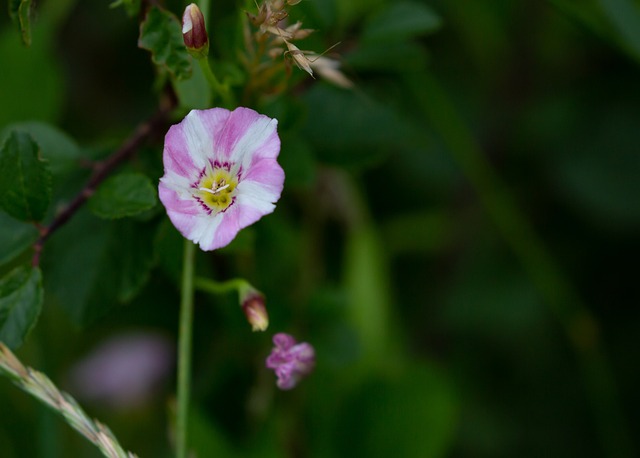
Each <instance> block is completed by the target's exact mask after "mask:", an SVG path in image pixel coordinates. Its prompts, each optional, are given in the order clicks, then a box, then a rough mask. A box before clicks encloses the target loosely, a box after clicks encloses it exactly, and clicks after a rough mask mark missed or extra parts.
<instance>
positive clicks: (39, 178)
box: [0, 131, 51, 221]
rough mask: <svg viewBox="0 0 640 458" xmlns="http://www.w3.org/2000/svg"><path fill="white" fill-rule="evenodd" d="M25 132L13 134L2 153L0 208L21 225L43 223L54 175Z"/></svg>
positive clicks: (0, 154)
mask: <svg viewBox="0 0 640 458" xmlns="http://www.w3.org/2000/svg"><path fill="white" fill-rule="evenodd" d="M39 156H40V149H39V148H38V145H37V144H36V143H35V142H34V141H33V139H32V138H31V136H30V135H29V134H27V133H25V132H19V131H13V132H12V133H11V134H10V135H9V138H8V139H7V141H6V142H5V143H4V146H3V147H2V150H0V207H2V208H3V209H4V210H5V211H6V212H7V213H8V214H10V215H11V216H13V217H14V218H17V219H19V220H22V221H40V220H41V219H42V218H44V215H45V212H46V211H47V207H48V206H49V202H50V200H51V172H50V171H49V167H48V164H47V163H46V162H44V161H42V160H41V159H40V157H39Z"/></svg>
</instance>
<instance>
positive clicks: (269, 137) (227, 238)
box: [159, 107, 284, 251]
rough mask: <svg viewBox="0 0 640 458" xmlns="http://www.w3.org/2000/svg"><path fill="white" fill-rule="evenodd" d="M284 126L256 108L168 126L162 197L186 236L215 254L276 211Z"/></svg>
mask: <svg viewBox="0 0 640 458" xmlns="http://www.w3.org/2000/svg"><path fill="white" fill-rule="evenodd" d="M277 124H278V121H277V120H275V119H271V118H269V117H267V116H264V115H261V114H258V113H256V112H255V111H253V110H251V109H249V108H242V107H241V108H236V109H235V110H234V111H229V110H225V109H223V108H212V109H210V110H193V111H191V112H190V113H189V114H188V115H187V116H186V117H185V118H184V119H183V120H182V122H180V123H179V124H176V125H174V126H172V127H171V128H170V129H169V132H167V135H166V137H165V143H164V154H163V160H164V176H163V177H162V178H161V179H160V186H159V194H160V200H161V201H162V203H163V204H164V206H165V208H166V209H167V214H168V215H169V218H170V219H171V221H172V222H173V224H174V226H175V227H176V228H177V229H178V230H179V231H180V232H181V233H182V235H183V236H185V237H186V238H187V239H189V240H191V241H193V242H195V243H198V244H199V245H200V248H202V249H203V250H205V251H208V250H215V249H216V248H221V247H223V246H225V245H227V244H229V243H230V242H231V241H232V240H233V239H234V237H235V236H236V234H237V233H238V231H239V230H240V229H242V228H244V227H247V226H249V225H250V224H253V223H255V222H256V221H257V220H259V219H260V218H261V217H262V216H263V215H266V214H268V213H271V212H272V211H273V210H274V208H275V202H276V201H277V200H278V199H279V198H280V193H281V192H282V187H283V184H284V171H283V170H282V168H281V167H280V165H279V164H278V163H277V162H276V158H277V157H278V153H279V152H280V138H279V137H278V132H277V130H276V128H277Z"/></svg>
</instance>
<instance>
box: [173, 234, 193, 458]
mask: <svg viewBox="0 0 640 458" xmlns="http://www.w3.org/2000/svg"><path fill="white" fill-rule="evenodd" d="M194 257H195V245H194V244H193V243H192V242H191V241H189V240H185V242H184V258H183V267H182V291H181V297H180V329H179V336H178V409H177V410H178V412H177V416H176V456H177V458H187V451H188V447H187V439H188V435H187V423H188V418H189V395H190V385H191V340H192V334H193V332H192V331H193V271H194Z"/></svg>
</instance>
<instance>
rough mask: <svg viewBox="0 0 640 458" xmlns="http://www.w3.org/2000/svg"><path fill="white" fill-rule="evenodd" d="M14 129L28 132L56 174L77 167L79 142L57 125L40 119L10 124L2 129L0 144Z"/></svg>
mask: <svg viewBox="0 0 640 458" xmlns="http://www.w3.org/2000/svg"><path fill="white" fill-rule="evenodd" d="M12 130H22V131H25V132H28V133H29V134H30V135H31V137H33V139H34V140H35V141H36V143H37V144H38V145H39V146H40V149H41V150H42V157H43V158H44V159H45V160H47V161H48V162H49V167H50V168H51V173H52V174H54V175H57V174H60V173H64V172H67V171H70V170H71V169H75V167H76V165H77V163H78V159H79V158H80V148H79V147H78V144H77V143H76V142H75V141H74V140H73V139H72V138H71V137H69V136H68V135H67V134H66V133H64V132H62V131H61V130H59V129H58V128H57V127H55V126H53V125H51V124H47V123H45V122H40V121H28V122H19V123H14V124H9V125H8V126H7V127H5V128H4V129H3V130H2V131H0V145H1V144H3V143H4V142H5V141H6V139H7V138H8V137H9V134H10V133H11V131H12Z"/></svg>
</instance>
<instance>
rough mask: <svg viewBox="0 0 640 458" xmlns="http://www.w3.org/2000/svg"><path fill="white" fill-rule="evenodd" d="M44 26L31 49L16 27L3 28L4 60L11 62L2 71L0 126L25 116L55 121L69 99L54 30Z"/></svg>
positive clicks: (0, 53) (0, 32) (1, 48)
mask: <svg viewBox="0 0 640 458" xmlns="http://www.w3.org/2000/svg"><path fill="white" fill-rule="evenodd" d="M49 3H51V4H53V3H57V2H49ZM42 19H43V22H44V19H45V18H44V17H43V18H42ZM40 25H41V26H40V27H36V28H35V29H34V30H33V35H34V39H33V44H32V46H31V47H30V48H28V49H25V48H24V46H23V45H22V44H21V43H20V42H19V41H18V40H16V37H15V35H14V33H13V30H10V29H8V28H5V29H4V30H0V62H5V63H9V62H10V63H11V64H10V66H7V69H6V71H0V100H1V101H2V109H0V126H4V125H6V124H8V123H11V122H15V121H18V120H25V119H40V120H43V121H54V120H56V119H57V116H58V115H59V113H60V112H61V108H62V103H63V101H64V100H66V97H65V86H64V85H63V79H62V76H61V73H62V72H61V67H60V66H61V61H60V59H59V58H58V57H57V56H54V53H53V51H52V47H53V44H54V43H55V42H56V41H55V40H54V39H53V32H54V30H53V28H52V27H51V26H48V27H47V26H46V24H44V23H43V24H40ZM9 68H10V69H11V71H8V70H9ZM43 75H46V78H43Z"/></svg>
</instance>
